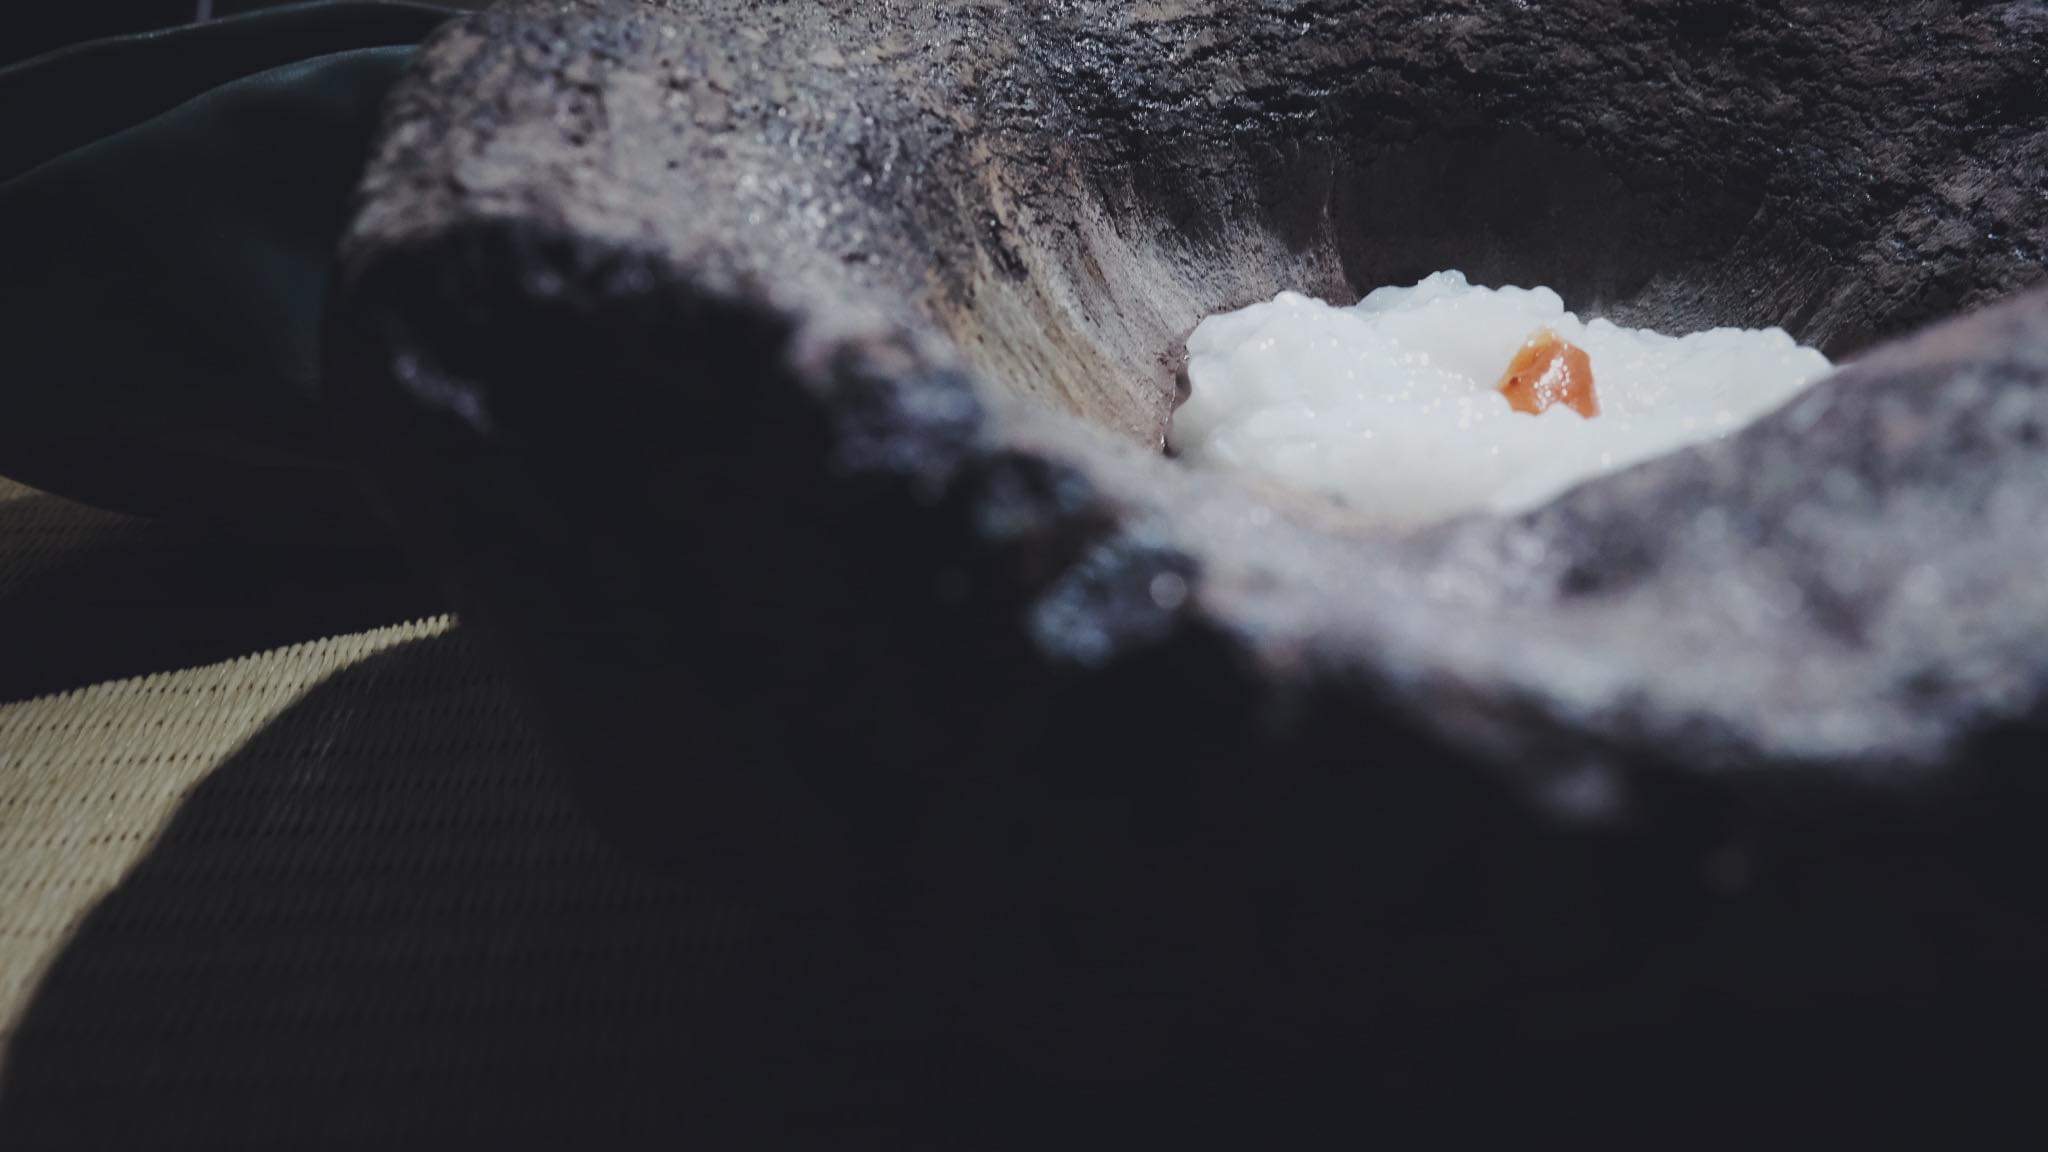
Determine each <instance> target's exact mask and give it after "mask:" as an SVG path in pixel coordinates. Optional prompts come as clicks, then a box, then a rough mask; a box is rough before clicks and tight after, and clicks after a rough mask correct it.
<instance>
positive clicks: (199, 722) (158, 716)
mask: <svg viewBox="0 0 2048 1152" xmlns="http://www.w3.org/2000/svg"><path fill="white" fill-rule="evenodd" d="M0 506H4V507H6V508H7V509H8V510H10V511H12V512H13V513H15V515H13V516H10V517H8V518H7V519H6V520H5V522H4V530H0V597H4V596H6V595H7V594H8V592H9V591H11V590H12V589H14V588H16V587H18V586H20V585H21V584H22V583H23V582H24V581H26V580H27V579H28V578H30V577H31V576H33V575H34V574H35V573H37V572H39V571H44V570H47V569H48V568H49V567H50V566H51V565H53V564H55V563H58V562H59V561H61V560H63V559H64V558H65V557H66V556H67V555H75V554H76V553H77V552H79V551H81V550H83V549H86V548H87V547H88V546H91V547H95V548H98V549H101V550H103V555H101V556H100V557H99V558H98V562H104V563H120V562H121V559H122V557H121V550H120V547H119V545H120V543H121V542H122V536H123V534H124V533H131V532H132V530H133V527H134V526H132V525H131V524H129V523H128V522H126V521H124V520H123V519H122V518H121V517H119V516H114V515H110V514H107V513H103V512H98V511H95V510H92V509H87V508H83V507H80V506H78V505H75V504H69V503H65V502H62V501H56V500H53V499H50V498H48V497H44V496H41V495H40V494H39V493H36V492H35V491H34V490H32V489H28V488H25V487H23V486H21V485H19V484H15V483H13V482H11V481H7V480H4V479H0ZM136 538H137V539H138V540H140V539H142V537H140V536H137V537H136ZM110 545H111V547H110ZM451 626H452V624H451V621H450V620H449V618H447V617H445V616H443V617H438V618H433V619H427V620H422V621H417V622H414V623H407V624H400V625H396V626H393V627H387V628H378V629H375V630H372V631H367V632H361V633H357V634H354V635H346V636H337V637H334V638H331V639H325V640H320V641H317V642H313V643H305V644H298V645H294V646H291V647H287V648H282V649H279V650H275V651H268V652H261V653H256V654H252V655H248V656H244V657H242V658H240V659H235V660H229V661H226V662H224V663H214V664H209V665H205V666H202V667H196V668H185V669H168V670H165V671H162V672H158V673H155V674H152V675H146V676H142V677H139V678H134V679H124V680H119V681H114V682H110V683H103V684H95V685H92V686H90V687H84V688H79V689H76V690H72V691H68V692H64V693H61V694H57V695H51V696H44V697H40V698H36V699H30V700H21V701H14V702H6V703H0V1053H4V1052H5V1050H6V1048H5V1045H7V1043H8V1042H9V1041H11V1040H12V1038H13V1033H14V1027H15V1024H16V1023H17V1021H18V1019H19V1017H20V1014H21V1012H22V1011H23V1010H24V1008H25V1007H26V1005H27V1002H28V999H29V997H30V995H31V994H32V992H33V991H34V989H35V987H36V985H37V982H38V979H39V977H40V976H41V975H42V973H43V972H44V970H45V969H46V967H47V966H48V964H49V963H50V961H51V960H52V959H53V958H54V957H55V956H56V955H57V954H58V952H59V950H60V949H61V948H62V947H63V945H64V943H65V942H66V940H67V939H68V938H69V937H70V935H71V934H72V932H73V931H74V930H75V929H76V928H77V926H78V924H79V923H80V921H81V920H82V919H83V918H84V916H85V915H86V913H88V912H89V911H91V909H92V908H93V907H94V905H95V904H96V903H97V902H98V901H99V899H100V898H101V897H103V896H104V895H105V894H106V893H108V892H109V891H111V890H112V889H113V888H114V886H115V885H116V884H118V883H119V882H120V881H121V879H122V878H123V877H124V876H125V875H126V874H127V872H128V871H129V869H130V868H131V867H132V866H133V865H134V864H135V862H136V861H138V860H140V859H141V858H142V857H143V856H144V854H146V853H147V852H148V851H149V849H150V847H151V845H152V844H153V843H154V842H155V840H156V837H157V834H158V832H159V831H160V830H161V829H162V828H163V826H164V824H165V823H166V821H168V820H169V819H170V818H171V817H172V816H173V815H174V814H175V813H176V812H177V810H178V807H179V804H180V802H181V801H182V800H183V799H184V798H185V797H186V796H187V795H188V794H189V793H190V792H191V790H192V789H193V788H194V787H195V786H196V785H197V784H198V783H199V782H200V781H201V780H203V779H204V778H205V777H206V776H207V774H208V773H209V772H210V771H212V770H213V769H214V768H215V767H217V766H218V765H220V764H221V763H222V762H224V761H225V760H227V759H228V758H229V757H230V756H232V755H233V754H234V753H235V752H236V751H237V750H238V749H240V748H241V747H242V746H243V745H244V743H245V742H246V741H247V740H248V739H249V738H250V737H251V736H253V735H255V734H256V733H257V732H259V731H261V730H262V729H263V728H264V726H265V725H267V724H269V723H270V722H271V721H273V720H275V719H276V718H277V717H278V716H279V715H280V714H281V713H282V712H284V710H285V709H286V708H287V707H289V706H290V705H291V704H292V703H294V702H295V701H297V700H299V699H301V698H302V697H303V696H304V694H305V693H306V692H307V691H308V690H309V689H311V688H313V687H314V686H316V685H318V684H320V683H321V682H322V681H324V680H325V679H327V678H328V677H329V676H331V675H332V674H333V673H335V672H337V671H339V670H341V669H344V668H347V667H349V666H351V665H354V664H357V663H359V662H361V661H363V660H365V659H367V658H369V657H371V656H374V655H376V654H377V653H379V652H383V651H385V650H387V649H389V648H392V647H394V646H396V645H399V644H402V643H405V642H407V641H409V640H415V639H419V638H421V637H425V636H432V635H437V634H439V633H442V632H446V631H448V630H449V629H450V628H451ZM36 658H37V654H36V653H34V652H25V651H20V650H8V648H7V638H6V637H4V636H0V660H6V661H21V660H34V659H36ZM0 1060H4V1056H0Z"/></svg>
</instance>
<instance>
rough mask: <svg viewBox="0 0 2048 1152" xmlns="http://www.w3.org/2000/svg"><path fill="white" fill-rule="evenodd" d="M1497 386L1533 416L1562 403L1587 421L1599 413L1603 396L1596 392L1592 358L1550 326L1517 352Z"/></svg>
mask: <svg viewBox="0 0 2048 1152" xmlns="http://www.w3.org/2000/svg"><path fill="white" fill-rule="evenodd" d="M1497 387H1499V389H1500V391H1501V394H1502V395H1504V396H1506V397H1507V398H1508V404H1509V406H1511V407H1512V408H1514V410H1515V411H1517V412H1527V413H1529V414H1530V415H1532V416H1533V415H1535V414H1536V413H1539V412H1542V411H1543V410H1544V409H1546V408H1549V407H1550V406H1551V405H1552V404H1563V405H1564V406H1565V407H1567V408H1570V409H1571V410H1572V411H1574V412H1577V413H1578V414H1579V415H1581V416H1584V417H1585V418H1587V419H1588V420H1590V419H1592V418H1593V417H1595V416H1598V415H1599V414H1600V398H1599V397H1598V396H1596V395H1594V394H1593V361H1592V358H1591V357H1589V356H1587V355H1586V350H1585V349H1583V348H1581V347H1579V346H1578V345H1576V344H1573V343H1571V342H1569V341H1567V340H1564V339H1562V338H1561V337H1559V336H1558V334H1557V333H1555V332H1553V331H1551V330H1550V329H1548V328H1543V329H1539V330H1538V331H1537V332H1536V334H1535V335H1533V336H1531V337H1529V340H1528V342H1527V343H1525V344H1523V345H1522V348H1521V351H1519V352H1516V353H1515V358H1514V359H1513V360H1512V361H1510V362H1509V363H1508V370H1507V374H1506V375H1504V376H1502V377H1501V378H1500V384H1499V385H1497Z"/></svg>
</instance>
